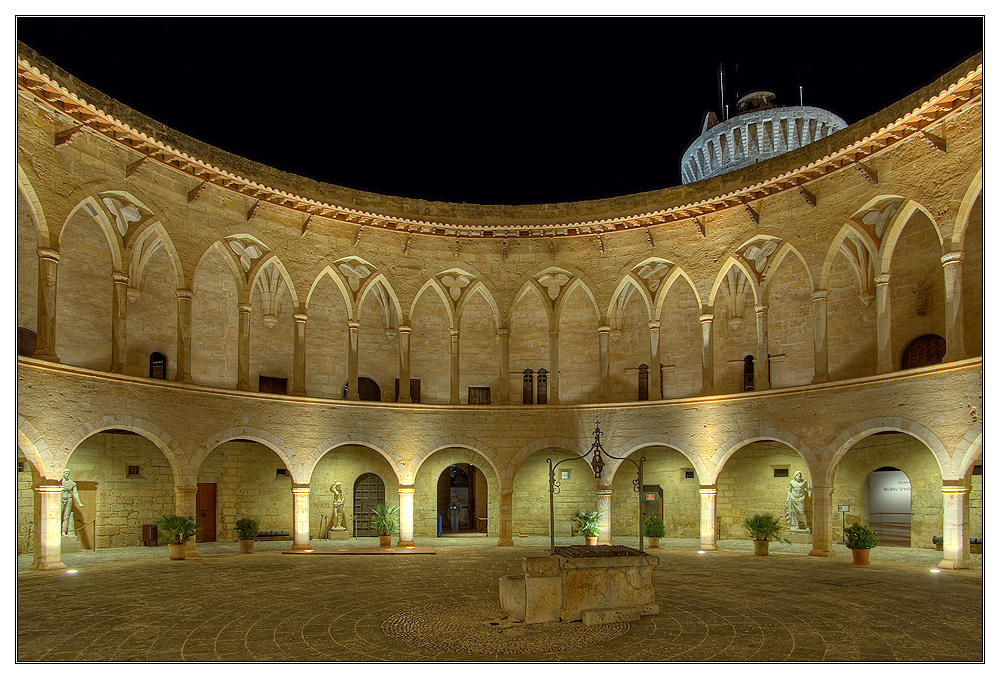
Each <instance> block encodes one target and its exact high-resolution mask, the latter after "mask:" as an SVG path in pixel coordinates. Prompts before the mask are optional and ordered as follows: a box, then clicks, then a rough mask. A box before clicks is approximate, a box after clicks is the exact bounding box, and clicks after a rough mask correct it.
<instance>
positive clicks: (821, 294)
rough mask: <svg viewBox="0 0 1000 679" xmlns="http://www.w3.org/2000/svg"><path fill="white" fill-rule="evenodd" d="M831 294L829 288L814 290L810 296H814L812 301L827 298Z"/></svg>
mask: <svg viewBox="0 0 1000 679" xmlns="http://www.w3.org/2000/svg"><path fill="white" fill-rule="evenodd" d="M829 296H830V291H829V290H813V291H812V295H810V297H812V301H814V302H818V301H820V300H825V299H826V298H827V297H829Z"/></svg>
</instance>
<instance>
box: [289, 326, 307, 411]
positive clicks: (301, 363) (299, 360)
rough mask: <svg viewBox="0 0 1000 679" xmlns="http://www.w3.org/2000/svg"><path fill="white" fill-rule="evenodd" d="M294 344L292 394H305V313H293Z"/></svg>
mask: <svg viewBox="0 0 1000 679" xmlns="http://www.w3.org/2000/svg"><path fill="white" fill-rule="evenodd" d="M292 319H294V321H295V346H294V348H293V350H292V391H291V393H292V395H293V396H305V395H306V321H308V320H309V316H307V315H306V314H295V315H294V316H292Z"/></svg>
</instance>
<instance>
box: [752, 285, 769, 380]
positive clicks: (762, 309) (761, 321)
mask: <svg viewBox="0 0 1000 679" xmlns="http://www.w3.org/2000/svg"><path fill="white" fill-rule="evenodd" d="M754 311H755V312H756V313H757V360H756V361H755V367H754V376H753V388H754V391H763V390H764V389H770V388H771V375H770V370H769V369H768V365H767V355H768V354H767V305H766V304H761V305H760V306H757V307H754Z"/></svg>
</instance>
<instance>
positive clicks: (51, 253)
mask: <svg viewBox="0 0 1000 679" xmlns="http://www.w3.org/2000/svg"><path fill="white" fill-rule="evenodd" d="M35 253H36V254H38V259H51V260H52V261H53V262H58V261H59V251H58V250H53V249H52V248H38V249H37V250H35Z"/></svg>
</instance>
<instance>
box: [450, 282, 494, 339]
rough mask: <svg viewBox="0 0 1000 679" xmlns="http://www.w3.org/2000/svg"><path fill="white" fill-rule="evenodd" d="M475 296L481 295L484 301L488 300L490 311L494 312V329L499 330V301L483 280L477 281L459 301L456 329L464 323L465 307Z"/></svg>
mask: <svg viewBox="0 0 1000 679" xmlns="http://www.w3.org/2000/svg"><path fill="white" fill-rule="evenodd" d="M473 295H480V296H482V298H483V299H484V300H486V304H487V305H489V307H490V309H491V310H492V311H493V323H494V327H495V328H496V329H497V330H499V329H500V307H499V306H498V305H497V300H496V297H495V296H494V295H493V292H492V291H491V290H490V289H489V287H488V286H487V285H486V284H485V283H484V282H483V281H482V280H477V281H476V282H475V283H473V284H472V285H471V286H469V289H468V290H467V291H466V292H465V294H464V295H462V297H461V298H460V299H459V300H458V305H457V307H456V309H455V323H456V327H458V324H460V323H461V322H462V313H463V312H464V311H465V305H466V304H467V303H468V301H469V300H470V299H472V296H473Z"/></svg>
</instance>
